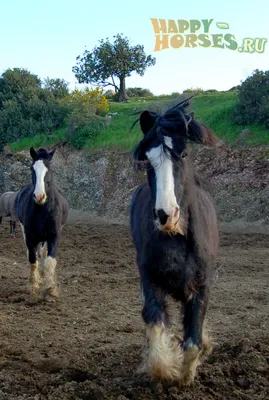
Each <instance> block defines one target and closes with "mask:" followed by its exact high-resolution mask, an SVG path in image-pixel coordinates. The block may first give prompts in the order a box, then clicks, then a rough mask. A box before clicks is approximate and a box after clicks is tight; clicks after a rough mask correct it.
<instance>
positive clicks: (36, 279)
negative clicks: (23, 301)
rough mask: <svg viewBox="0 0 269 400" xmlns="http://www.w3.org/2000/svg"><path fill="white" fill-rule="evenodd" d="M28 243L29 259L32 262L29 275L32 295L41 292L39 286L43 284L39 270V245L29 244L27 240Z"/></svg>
mask: <svg viewBox="0 0 269 400" xmlns="http://www.w3.org/2000/svg"><path fill="white" fill-rule="evenodd" d="M26 244H27V248H28V260H29V264H30V277H29V282H30V291H31V294H32V295H37V294H38V293H39V288H40V284H41V280H40V275H39V271H38V261H37V259H36V250H37V246H33V245H31V244H29V242H27V240H26Z"/></svg>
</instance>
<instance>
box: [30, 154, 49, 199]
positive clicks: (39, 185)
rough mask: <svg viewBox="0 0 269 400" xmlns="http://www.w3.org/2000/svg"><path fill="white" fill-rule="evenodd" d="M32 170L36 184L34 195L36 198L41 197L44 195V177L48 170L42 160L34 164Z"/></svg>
mask: <svg viewBox="0 0 269 400" xmlns="http://www.w3.org/2000/svg"><path fill="white" fill-rule="evenodd" d="M33 168H34V170H35V174H36V184H35V191H34V195H35V196H36V198H37V197H39V196H41V195H45V194H46V192H45V181H44V179H45V175H46V173H47V171H48V168H47V167H46V166H45V164H44V163H43V161H42V160H38V161H36V162H35V163H34V165H33Z"/></svg>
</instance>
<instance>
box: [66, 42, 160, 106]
mask: <svg viewBox="0 0 269 400" xmlns="http://www.w3.org/2000/svg"><path fill="white" fill-rule="evenodd" d="M113 38H114V42H113V43H110V41H109V39H108V38H106V40H104V39H102V40H100V41H99V43H100V45H99V46H96V47H94V49H93V50H92V51H88V50H85V51H84V53H83V56H82V57H81V56H78V57H77V65H76V66H74V67H73V69H72V70H73V72H74V74H75V76H76V78H77V79H78V81H79V83H90V84H92V85H98V86H102V87H107V86H112V87H114V89H115V91H116V94H117V98H118V101H127V100H128V96H127V93H126V88H125V79H126V78H127V77H128V76H130V75H131V73H132V72H136V73H138V74H139V75H140V76H143V75H144V73H145V71H146V69H147V68H148V67H150V66H152V65H155V63H156V59H155V58H153V57H151V56H150V55H148V56H147V55H146V53H145V51H144V46H142V45H136V46H131V45H130V40H129V39H128V38H126V37H123V36H122V35H120V34H117V35H116V36H113Z"/></svg>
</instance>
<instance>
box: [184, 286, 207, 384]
mask: <svg viewBox="0 0 269 400" xmlns="http://www.w3.org/2000/svg"><path fill="white" fill-rule="evenodd" d="M207 304H208V288H207V287H200V288H199V290H198V291H197V292H195V293H193V294H192V297H191V298H190V299H189V300H188V301H187V303H185V305H184V318H183V325H184V343H183V348H184V361H183V367H182V375H181V383H182V384H183V385H189V384H191V383H192V382H193V380H194V378H195V374H196V368H197V366H198V365H199V358H200V356H201V355H205V353H210V351H211V345H210V342H209V340H208V338H207V336H206V334H205V332H203V330H204V327H203V325H204V318H205V314H206V309H207Z"/></svg>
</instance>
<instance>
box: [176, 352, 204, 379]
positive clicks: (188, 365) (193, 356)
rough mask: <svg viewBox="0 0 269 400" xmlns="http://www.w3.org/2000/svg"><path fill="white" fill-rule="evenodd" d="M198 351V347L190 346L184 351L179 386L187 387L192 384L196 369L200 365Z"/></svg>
mask: <svg viewBox="0 0 269 400" xmlns="http://www.w3.org/2000/svg"><path fill="white" fill-rule="evenodd" d="M199 356H200V349H199V347H198V346H195V345H193V346H191V347H189V348H187V349H186V350H185V351H184V361H183V366H182V374H181V379H180V384H181V385H182V386H189V385H191V384H192V383H193V381H194V378H195V375H196V369H197V367H198V365H200V364H201V362H200V359H199Z"/></svg>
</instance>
